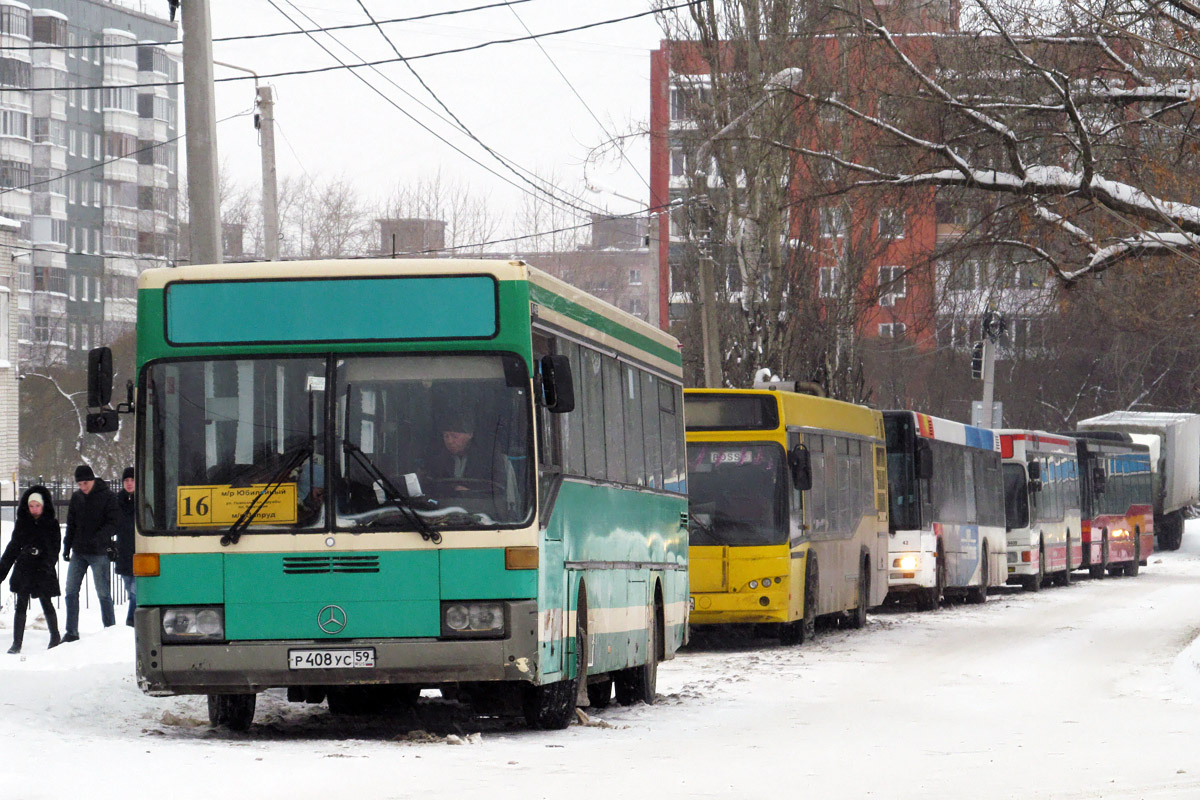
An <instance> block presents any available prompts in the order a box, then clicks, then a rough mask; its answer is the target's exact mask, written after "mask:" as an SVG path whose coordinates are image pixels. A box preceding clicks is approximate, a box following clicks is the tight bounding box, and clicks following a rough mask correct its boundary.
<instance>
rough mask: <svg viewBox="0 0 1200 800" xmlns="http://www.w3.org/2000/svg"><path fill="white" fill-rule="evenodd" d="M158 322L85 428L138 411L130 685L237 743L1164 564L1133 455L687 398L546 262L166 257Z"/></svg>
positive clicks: (765, 391) (98, 387)
mask: <svg viewBox="0 0 1200 800" xmlns="http://www.w3.org/2000/svg"><path fill="white" fill-rule="evenodd" d="M138 304H139V315H138V350H137V358H138V364H137V376H138V377H137V383H136V400H135V399H134V388H133V386H132V384H131V387H130V396H129V402H128V403H123V404H120V405H119V406H118V407H117V408H116V409H114V408H111V407H107V406H108V397H109V395H110V394H111V388H112V387H111V381H112V366H111V353H108V352H107V349H106V348H98V349H97V350H93V351H92V353H91V354H90V355H89V375H88V387H89V405H90V406H92V407H94V408H95V407H100V408H101V410H100V411H99V412H95V413H93V414H91V415H89V420H88V424H89V430H90V431H92V432H105V433H111V432H113V431H114V430H116V429H117V414H118V412H123V413H133V414H134V415H135V420H134V424H135V425H136V435H137V448H136V464H137V466H136V475H137V485H138V487H139V492H138V494H137V498H136V509H135V519H136V554H135V556H134V561H133V571H134V575H135V579H136V585H137V598H138V605H137V609H136V612H135V616H134V628H135V638H136V647H137V659H136V664H137V677H138V683H139V685H140V686H141V687H142V689H143V690H144V691H145V692H147V693H149V694H152V695H156V696H170V695H187V694H193V695H206V696H207V699H208V710H209V719H210V721H211V723H212V724H213V725H224V726H227V727H229V728H231V729H235V730H243V729H245V728H247V727H248V726H249V725H250V724H251V722H252V720H253V717H254V712H255V705H256V701H255V698H256V696H257V694H258V693H259V692H261V691H263V690H266V689H286V691H287V696H288V699H289V700H292V701H295V702H301V703H322V702H327V703H328V704H329V708H330V710H331V711H333V712H335V713H360V712H362V711H365V710H369V709H372V708H377V707H380V706H385V705H395V704H411V703H414V702H416V700H417V698H418V697H419V696H420V693H421V691H422V690H424V689H431V688H437V689H440V690H442V691H443V692H444V693H450V694H452V695H453V696H455V697H457V698H459V699H461V700H463V701H464V702H468V703H470V704H471V705H472V706H475V707H478V708H480V709H484V710H487V709H500V710H509V711H511V710H513V709H516V713H520V714H522V715H523V716H524V717H525V719H526V721H527V722H528V724H529V725H530V726H531V727H535V728H543V729H555V728H563V727H566V726H567V725H568V724H569V723H570V722H571V721H572V720H573V719H574V718H575V709H576V707H577V706H578V705H590V706H592V707H603V706H605V705H607V704H608V703H609V702H611V701H612V699H614V697H615V699H616V701H617V702H619V703H622V704H630V703H636V702H645V703H653V702H654V700H655V692H656V677H657V667H658V664H659V663H660V662H661V661H663V660H666V659H670V658H671V657H673V655H674V654H675V653H676V651H677V650H679V648H681V647H683V646H684V645H685V644H686V643H687V641H688V637H689V635H690V633H691V632H694V631H698V630H701V629H710V630H711V629H712V628H714V627H719V626H725V625H732V624H750V625H754V626H756V627H757V629H758V630H760V631H765V632H770V634H771V635H773V636H775V637H777V638H778V640H779V641H780V642H781V643H783V644H788V645H791V644H800V643H802V642H804V641H807V640H810V639H811V638H812V637H813V636H814V635H815V633H816V630H817V623H818V620H819V619H821V618H826V619H835V618H836V619H839V620H844V621H845V622H846V623H847V624H849V625H851V626H852V627H856V628H861V627H863V626H864V625H865V624H866V621H867V612H868V609H870V608H873V607H877V606H880V605H881V604H884V603H888V602H896V603H899V602H909V601H911V602H914V603H915V604H916V606H917V607H918V608H919V609H921V610H932V609H936V608H937V607H938V606H939V605H940V604H941V603H942V601H943V600H944V599H945V598H947V597H952V596H960V597H963V598H965V599H966V600H967V601H969V602H973V603H983V602H985V601H986V599H987V596H988V593H989V591H990V590H991V589H992V588H994V587H997V586H1000V585H1004V584H1019V585H1021V586H1023V587H1024V588H1025V589H1026V590H1029V591H1038V590H1040V589H1041V588H1042V586H1043V585H1044V584H1045V583H1046V582H1050V581H1053V582H1056V583H1059V584H1066V583H1069V582H1070V580H1071V576H1072V573H1073V572H1074V571H1075V570H1078V569H1087V570H1089V572H1090V573H1091V574H1092V575H1093V576H1095V577H1101V576H1103V575H1105V574H1123V575H1136V574H1137V572H1138V569H1139V567H1140V566H1141V565H1144V563H1145V560H1146V557H1147V555H1148V554H1149V553H1150V552H1151V550H1152V546H1153V541H1154V539H1153V536H1154V530H1153V524H1154V523H1153V518H1154V517H1153V509H1152V502H1151V499H1150V492H1151V480H1150V469H1151V467H1150V459H1149V456H1148V454H1147V448H1146V447H1145V446H1144V445H1142V444H1137V443H1135V442H1134V441H1133V440H1132V439H1131V437H1130V436H1129V435H1128V434H1122V433H1112V432H1106V431H1088V432H1087V433H1086V434H1080V435H1078V436H1076V435H1068V434H1055V433H1047V432H1043V431H1025V430H996V431H993V430H987V429H984V428H979V427H974V426H970V425H964V424H962V423H958V422H954V421H951V420H946V419H941V418H937V417H933V416H930V415H927V414H922V413H917V412H913V411H907V410H886V411H881V410H878V409H874V408H869V407H866V406H862V405H855V404H852V403H847V402H842V401H838V400H833V399H829V398H826V397H821V396H817V395H815V394H805V393H799V392H795V391H791V390H789V389H790V388H794V387H789V386H785V385H782V384H778V383H777V384H772V385H769V386H762V387H758V388H753V389H685V388H684V386H683V364H682V357H681V354H680V348H679V343H678V341H677V340H675V339H674V338H672V337H671V336H669V335H668V334H666V333H664V332H662V331H660V330H659V329H657V328H655V327H653V326H651V325H648V324H647V323H645V322H643V321H641V320H639V319H638V318H636V317H634V316H632V315H630V314H627V313H625V312H623V311H620V310H619V309H616V308H614V307H612V306H610V305H608V304H606V303H603V302H601V301H599V300H597V299H595V298H593V297H590V296H588V295H587V294H585V293H583V292H581V291H579V290H578V289H576V288H574V287H572V286H570V285H569V284H567V283H565V282H563V281H561V280H558V279H556V278H554V277H552V276H550V275H548V274H547V273H544V272H541V271H540V270H537V269H535V268H533V267H531V266H529V265H527V264H525V263H524V262H520V261H497V260H483V259H475V260H466V259H437V260H433V259H429V260H420V259H414V260H402V261H399V260H353V261H312V262H283V263H269V264H236V265H230V266H224V265H215V266H203V265H199V266H189V267H182V268H175V269H155V270H147V271H145V272H143V273H142V275H141V276H140V278H139V291H138ZM246 308H275V309H288V310H289V313H287V314H262V315H255V314H246V313H245V309H246ZM429 309H443V310H445V311H448V310H451V309H452V310H453V312H454V313H436V314H430V313H427V312H428V310H429ZM93 398H98V399H95V400H94V401H93Z"/></svg>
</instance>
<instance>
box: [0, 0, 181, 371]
mask: <svg viewBox="0 0 1200 800" xmlns="http://www.w3.org/2000/svg"><path fill="white" fill-rule="evenodd" d="M164 5H165V4H164ZM176 39H178V32H177V30H176V27H175V24H174V23H170V22H168V21H167V20H166V19H164V18H160V17H156V16H152V15H150V14H146V13H143V12H142V11H140V10H136V9H133V8H130V7H126V6H124V5H120V4H118V3H115V2H106V1H104V0H40V2H37V3H35V4H33V5H27V4H24V3H20V2H17V0H0V215H3V216H4V217H8V218H11V219H13V220H15V221H16V222H17V224H18V225H19V230H18V233H17V243H16V245H15V252H16V262H17V272H18V286H19V289H18V296H17V307H16V316H17V331H18V333H17V339H18V345H19V357H20V359H21V361H22V362H23V363H30V364H36V365H43V364H54V363H62V362H65V361H70V360H72V358H77V357H79V355H80V354H82V353H85V352H86V351H87V350H88V349H89V348H90V347H92V346H94V345H97V344H99V343H101V342H105V341H111V340H112V339H114V338H116V337H117V336H120V335H121V334H122V333H124V332H125V331H127V330H128V329H130V328H132V326H133V324H134V322H135V319H136V299H135V298H136V286H137V276H138V274H139V273H140V272H141V271H142V270H144V269H146V268H148V267H151V266H161V265H163V264H169V263H173V261H174V259H175V256H176V242H177V240H178V234H177V227H178V226H177V213H178V209H177V195H178V186H179V183H178V166H179V163H178V159H179V156H178V143H177V137H178V136H179V134H180V132H181V131H180V129H179V117H178V97H179V89H178V87H177V86H174V85H162V84H170V83H173V82H176V81H178V80H179V78H180V69H179V64H178V60H177V58H176V57H175V56H173V55H171V54H170V53H169V52H168V51H167V49H166V48H165V47H164V46H163V45H162V43H163V42H170V41H174V40H176ZM156 84H157V85H156Z"/></svg>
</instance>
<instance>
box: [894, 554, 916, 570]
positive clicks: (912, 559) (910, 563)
mask: <svg viewBox="0 0 1200 800" xmlns="http://www.w3.org/2000/svg"><path fill="white" fill-rule="evenodd" d="M920 565H921V559H919V558H917V557H916V556H903V557H902V558H897V559H896V560H895V561H893V562H892V567H893V568H895V569H902V570H904V571H905V572H912V571H913V570H915V569H916V568H917V567H919V566H920Z"/></svg>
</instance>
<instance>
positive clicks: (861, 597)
mask: <svg viewBox="0 0 1200 800" xmlns="http://www.w3.org/2000/svg"><path fill="white" fill-rule="evenodd" d="M870 602H871V562H870V561H869V560H868V559H867V558H865V557H864V558H863V560H862V563H861V564H859V566H858V608H856V609H854V611H853V612H852V613H851V614H850V627H852V628H858V629H861V628H865V627H866V626H867V606H868V605H869V604H870Z"/></svg>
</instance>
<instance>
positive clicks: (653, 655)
mask: <svg viewBox="0 0 1200 800" xmlns="http://www.w3.org/2000/svg"><path fill="white" fill-rule="evenodd" d="M653 603H654V605H653V609H652V612H651V619H650V625H649V626H647V628H646V660H645V661H643V662H642V663H641V664H639V665H637V666H636V667H626V668H625V669H623V670H621V671H619V672H617V673H616V674H615V675H614V676H613V688H614V689H615V690H616V695H617V702H618V703H620V704H621V705H623V706H632V705H636V704H637V703H645V704H646V705H648V706H652V705H654V701H655V699H656V698H657V696H658V662H659V660H660V654H661V653H663V652H664V648H665V647H666V643H665V638H666V637H665V636H664V633H665V631H664V629H663V622H664V619H665V617H664V608H663V601H662V585H661V584H660V583H659V581H657V580H655V582H654V601H653Z"/></svg>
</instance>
